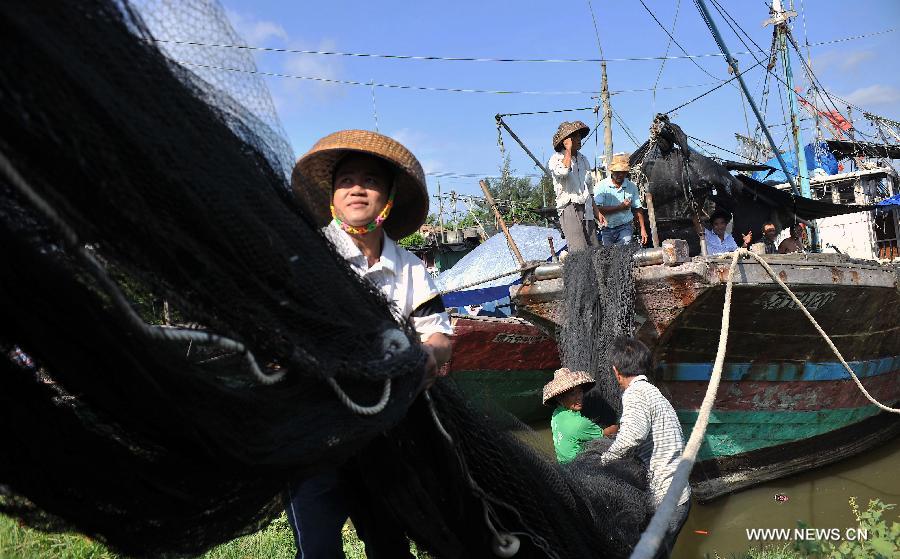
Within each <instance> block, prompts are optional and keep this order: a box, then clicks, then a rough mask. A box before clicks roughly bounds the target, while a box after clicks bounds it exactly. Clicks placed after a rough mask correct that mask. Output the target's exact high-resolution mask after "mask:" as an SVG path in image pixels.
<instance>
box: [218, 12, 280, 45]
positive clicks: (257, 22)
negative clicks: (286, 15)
mask: <svg viewBox="0 0 900 559" xmlns="http://www.w3.org/2000/svg"><path fill="white" fill-rule="evenodd" d="M226 14H227V16H228V19H229V20H230V21H231V25H232V26H234V29H235V31H237V32H238V35H240V36H241V38H242V39H244V41H246V43H247V44H248V45H250V46H260V45H264V44H265V43H266V41H268V40H269V39H279V40H280V41H283V42H286V41H287V40H288V34H287V31H285V30H284V27H282V26H281V25H280V24H278V23H275V22H274V21H266V20H261V19H256V18H254V17H252V16H249V15H246V14H242V13H239V12H235V11H233V10H227V11H226Z"/></svg>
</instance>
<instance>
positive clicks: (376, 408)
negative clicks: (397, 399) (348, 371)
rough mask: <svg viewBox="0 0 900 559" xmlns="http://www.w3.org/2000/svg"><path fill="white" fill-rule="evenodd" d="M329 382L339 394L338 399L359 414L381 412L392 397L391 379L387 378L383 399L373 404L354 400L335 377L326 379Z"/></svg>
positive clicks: (382, 393)
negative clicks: (367, 404)
mask: <svg viewBox="0 0 900 559" xmlns="http://www.w3.org/2000/svg"><path fill="white" fill-rule="evenodd" d="M326 380H327V382H328V386H330V387H331V388H332V389H333V390H334V393H335V394H336V395H337V397H338V399H339V400H340V401H341V403H342V404H344V405H345V406H347V409H349V410H350V411H352V412H353V413H356V414H359V415H375V414H376V413H380V412H381V411H382V410H384V407H385V406H386V405H387V403H388V400H390V398H391V379H385V381H384V389H383V390H382V392H381V399H380V400H378V402H377V403H376V404H374V405H371V406H361V405H359V404H357V403H356V402H354V401H353V399H352V398H350V396H348V395H347V393H346V392H344V390H343V389H342V388H341V385H339V384H338V382H337V381H336V380H334V379H333V378H329V379H326Z"/></svg>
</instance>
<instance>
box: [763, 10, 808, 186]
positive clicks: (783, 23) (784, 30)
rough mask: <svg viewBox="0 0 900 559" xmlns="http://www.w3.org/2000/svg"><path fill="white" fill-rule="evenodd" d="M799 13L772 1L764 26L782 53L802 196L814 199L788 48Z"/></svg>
mask: <svg viewBox="0 0 900 559" xmlns="http://www.w3.org/2000/svg"><path fill="white" fill-rule="evenodd" d="M796 15H797V12H794V11H786V10H785V9H784V7H783V6H782V4H781V0H772V18H771V19H769V20H767V21H765V22H764V25H770V24H771V25H774V26H775V37H776V40H777V41H778V49H779V50H780V51H781V65H782V69H783V70H784V81H785V82H786V83H787V90H788V107H789V108H790V112H791V133H792V134H793V136H794V149H795V151H796V154H797V170H798V171H799V173H800V194H801V195H802V196H803V197H804V198H812V195H811V192H810V188H809V169H808V168H807V167H806V153H805V150H804V149H803V142H802V141H801V139H800V126H799V124H798V121H797V92H796V91H795V90H794V73H793V72H792V71H791V53H790V51H788V48H787V34H788V33H790V32H791V31H790V29H789V28H788V22H790V18H791V17H794V16H796Z"/></svg>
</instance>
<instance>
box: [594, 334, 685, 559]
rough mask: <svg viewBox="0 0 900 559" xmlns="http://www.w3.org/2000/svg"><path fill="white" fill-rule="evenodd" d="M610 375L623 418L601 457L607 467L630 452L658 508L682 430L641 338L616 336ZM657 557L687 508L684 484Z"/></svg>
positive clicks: (674, 534)
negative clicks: (656, 382) (653, 380)
mask: <svg viewBox="0 0 900 559" xmlns="http://www.w3.org/2000/svg"><path fill="white" fill-rule="evenodd" d="M608 359H609V363H610V365H611V367H612V374H614V375H615V377H616V381H617V382H618V383H619V386H621V387H622V389H623V390H624V392H623V393H622V418H621V420H620V421H619V432H618V433H617V434H616V438H615V440H614V441H613V443H612V445H611V446H610V447H609V449H608V450H607V451H606V452H604V453H603V454H602V455H601V456H600V461H601V463H602V464H603V465H604V466H605V465H606V464H608V463H610V462H612V461H613V460H619V459H621V458H624V457H625V455H626V454H627V453H628V452H629V451H634V455H635V457H636V458H637V459H638V460H640V461H641V463H642V464H644V466H646V468H647V482H648V484H649V486H650V490H651V492H652V493H653V506H654V507H658V506H659V504H660V503H661V502H662V500H663V498H664V497H665V495H666V492H667V491H668V490H669V486H670V485H671V484H672V478H673V477H674V475H675V469H676V468H677V467H678V464H679V463H680V462H681V455H682V454H683V453H684V434H683V433H682V431H681V423H680V422H679V421H678V416H677V415H676V414H675V409H674V408H673V407H672V404H671V403H669V401H668V400H666V398H665V396H663V395H662V394H661V393H660V391H659V389H658V388H656V387H655V386H654V385H653V384H651V383H650V381H649V380H647V373H648V372H650V371H651V370H652V369H653V357H652V355H651V353H650V350H649V349H648V348H647V346H646V345H644V344H643V343H642V342H640V341H639V340H636V339H634V338H628V337H624V336H619V337H617V338H616V339H614V340H613V342H612V344H611V345H610V348H609V357H608ZM677 505H678V506H677V507H676V508H675V512H674V514H673V515H672V516H671V518H670V519H669V528H668V530H667V532H666V536H665V538H664V539H663V541H662V543H661V544H660V548H659V549H660V552H659V554H657V557H668V556H669V554H670V553H671V552H672V547H673V546H674V545H675V539H676V538H677V537H678V533H679V532H680V531H681V528H682V527H683V526H684V523H685V521H687V516H688V512H689V511H690V509H691V490H690V486H689V485H688V486H686V487H685V488H684V491H682V493H681V496H680V497H679V499H678V503H677Z"/></svg>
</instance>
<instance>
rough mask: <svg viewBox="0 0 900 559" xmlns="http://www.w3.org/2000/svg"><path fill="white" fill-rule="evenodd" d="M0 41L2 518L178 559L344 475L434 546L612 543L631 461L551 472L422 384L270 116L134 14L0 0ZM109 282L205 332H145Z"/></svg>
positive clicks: (630, 541)
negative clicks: (293, 486)
mask: <svg viewBox="0 0 900 559" xmlns="http://www.w3.org/2000/svg"><path fill="white" fill-rule="evenodd" d="M201 4H202V2H201ZM0 48H2V51H0V52H3V58H4V60H3V64H2V65H0V115H2V122H3V126H2V127H0V245H2V246H3V247H4V255H5V257H6V265H4V266H2V267H0V316H2V317H3V320H2V321H0V351H2V352H3V353H4V354H7V353H10V354H11V353H13V352H14V351H15V349H16V348H21V350H22V351H24V352H25V353H26V354H27V355H29V356H30V357H31V358H32V359H33V361H34V365H35V367H36V370H35V368H32V367H30V366H27V365H25V364H23V363H22V362H21V360H15V359H0V369H2V370H0V422H2V425H3V438H4V443H5V451H4V453H3V456H2V458H0V511H2V512H3V513H4V514H8V515H13V516H16V517H18V518H20V519H22V520H23V521H24V522H26V523H27V524H29V525H31V526H34V527H38V528H43V529H49V530H71V529H74V530H78V531H80V532H83V533H85V534H88V535H90V536H92V537H93V538H95V539H98V540H100V541H103V542H105V543H107V544H109V545H110V546H111V547H113V548H114V549H116V550H118V551H121V552H123V553H125V554H127V555H135V556H160V555H169V556H172V555H186V556H189V555H194V554H198V553H201V552H203V551H204V550H207V549H209V548H211V547H213V546H215V545H217V544H220V543H223V542H225V541H228V540H230V539H232V538H234V537H236V536H239V535H241V534H246V533H250V532H253V531H256V530H258V529H259V528H260V527H262V526H264V525H265V524H266V523H268V522H269V521H271V520H272V519H273V518H274V517H276V516H277V515H278V514H280V513H281V498H282V496H281V494H282V492H283V491H284V490H285V489H286V488H287V487H288V485H289V484H290V483H293V482H296V481H298V480H300V479H302V478H303V477H305V476H308V475H310V474H312V473H315V472H319V471H323V470H327V469H332V468H335V467H342V468H344V470H345V471H346V472H348V474H349V475H350V476H351V477H352V478H353V479H355V480H356V481H357V482H358V484H359V488H358V491H359V495H360V498H361V499H364V500H365V501H367V502H368V505H369V506H371V507H372V509H373V510H383V511H384V514H385V515H390V516H391V517H393V518H395V519H396V523H397V525H398V526H399V527H400V528H401V529H402V530H404V531H405V532H406V533H407V534H408V535H409V536H410V537H412V538H413V539H415V540H416V541H417V542H418V543H419V544H420V545H421V547H423V548H425V549H427V550H430V551H432V552H434V554H435V555H436V556H438V557H478V556H487V555H488V554H490V549H491V542H492V541H493V540H494V539H495V537H496V534H495V532H498V533H499V532H502V533H503V534H514V535H517V536H518V537H519V538H520V540H521V542H522V548H521V550H520V552H519V555H518V556H520V557H576V556H591V555H595V556H610V557H620V556H625V555H627V554H628V552H629V551H630V548H631V546H633V545H634V543H635V542H636V540H637V535H638V534H639V532H640V530H641V528H642V527H643V525H644V524H645V522H646V520H647V514H648V512H647V511H648V510H649V508H648V506H649V505H648V504H647V503H648V502H647V498H646V489H645V488H644V487H643V486H642V483H643V482H642V481H641V480H640V479H638V478H639V476H638V477H635V476H633V475H630V474H627V473H623V471H621V470H616V469H615V468H612V469H609V470H600V469H599V464H597V465H596V466H597V471H596V472H594V471H593V470H592V471H591V472H592V477H591V479H587V477H585V476H583V475H576V473H574V472H575V470H572V469H563V468H560V467H559V466H557V465H556V464H555V463H553V462H552V461H550V460H549V459H548V458H547V457H545V456H543V455H541V454H539V453H538V452H537V451H535V450H532V449H530V448H529V447H527V446H525V445H523V444H522V443H521V441H520V440H519V439H517V438H516V436H515V435H514V434H512V433H511V432H509V426H508V424H505V423H504V422H503V421H502V418H499V419H498V418H494V417H489V416H487V415H484V414H483V413H477V412H475V411H473V410H472V409H471V408H470V407H469V406H468V404H467V403H466V401H465V399H464V398H463V397H462V396H461V395H460V394H458V393H457V392H456V391H455V389H454V388H453V386H452V382H449V381H445V382H442V383H439V384H438V385H437V386H436V387H435V388H434V389H433V390H432V395H433V408H432V407H430V406H429V405H428V402H426V401H424V400H423V399H422V398H418V399H417V398H416V396H417V394H418V388H419V386H420V383H421V380H422V370H423V364H424V357H423V353H422V351H421V349H420V347H419V345H418V341H417V338H416V336H415V335H414V333H413V332H412V330H411V328H410V327H409V325H407V324H398V323H396V322H395V321H394V320H393V319H392V315H391V313H390V310H389V306H388V304H387V302H386V301H385V300H384V299H383V298H382V297H381V296H380V295H379V294H378V293H377V291H376V290H375V289H374V288H372V287H371V286H370V285H369V284H367V283H365V282H364V281H362V280H360V279H359V278H358V277H357V276H356V275H355V274H354V273H353V272H352V271H351V270H350V269H349V268H348V266H347V265H346V264H345V262H344V261H343V260H342V259H341V258H340V257H339V256H337V255H336V254H335V253H334V251H333V249H332V248H331V247H330V245H329V244H328V243H327V242H326V241H325V240H324V238H323V237H322V236H321V234H320V233H319V231H318V230H317V229H316V228H315V227H314V225H313V224H312V222H311V221H310V219H309V218H308V217H307V216H306V215H305V214H304V213H303V211H301V209H300V208H299V207H298V205H297V203H296V201H295V200H294V198H293V195H292V194H291V192H290V190H289V188H288V185H287V183H286V178H285V174H284V172H283V170H284V169H283V167H284V165H283V161H284V154H283V153H280V152H279V151H278V150H279V149H280V148H278V146H279V145H281V144H279V143H278V142H274V143H273V142H272V141H271V136H270V133H271V128H270V127H268V126H267V125H266V124H265V123H264V122H263V121H262V120H261V119H260V118H259V117H258V116H257V115H255V114H253V112H252V111H249V110H246V108H245V107H244V106H243V105H242V103H239V102H238V101H236V100H235V99H234V98H233V97H231V96H230V95H228V94H227V93H226V92H224V91H223V89H222V88H221V87H218V86H217V85H215V84H214V83H211V82H210V81H207V80H204V79H203V78H202V77H201V76H200V75H198V74H196V73H193V72H191V71H188V70H186V69H185V68H184V67H183V66H180V65H178V64H176V63H174V62H173V61H171V60H170V59H168V58H167V57H166V56H164V55H163V54H162V53H161V52H160V51H159V50H158V48H157V46H156V44H155V43H154V41H153V40H152V36H151V34H150V33H149V32H148V30H147V28H146V27H145V25H144V23H143V21H142V19H141V17H140V16H139V14H138V12H136V11H135V10H134V9H133V8H132V7H131V6H130V5H129V4H127V3H123V2H118V1H113V0H80V1H77V2H75V1H73V2H63V3H58V2H40V1H37V2H29V3H22V4H20V3H16V4H9V3H7V4H2V5H0ZM629 281H630V280H629ZM126 293H128V294H135V293H138V294H140V293H152V294H155V295H156V296H159V297H162V298H164V299H165V300H167V301H169V302H170V303H171V305H172V306H173V307H174V308H175V309H177V310H178V312H179V313H180V315H181V316H184V317H187V318H188V319H189V320H190V321H192V322H193V323H195V324H197V325H200V326H196V327H195V328H194V329H183V328H175V327H157V326H148V325H146V324H144V323H143V322H142V321H141V320H140V319H139V317H137V315H136V314H135V313H134V311H133V310H132V308H131V307H130V306H129V302H128V301H127V300H126V299H127V297H126V295H125V294H126ZM610 308H612V307H610ZM604 312H605V311H604ZM339 394H343V396H344V398H343V400H342V399H341V398H339ZM385 395H387V398H384V396H385ZM350 401H353V402H356V403H357V404H359V405H360V406H373V405H376V402H379V401H381V402H384V405H383V409H380V411H377V413H370V414H361V413H358V412H359V409H355V410H354V409H351V408H352V405H350V404H348V402H350ZM379 407H380V406H379ZM436 418H438V419H436ZM587 469H589V468H587ZM626 489H627V490H626ZM622 511H629V513H628V514H623V513H622Z"/></svg>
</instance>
